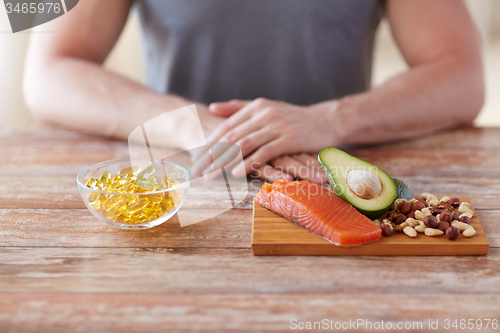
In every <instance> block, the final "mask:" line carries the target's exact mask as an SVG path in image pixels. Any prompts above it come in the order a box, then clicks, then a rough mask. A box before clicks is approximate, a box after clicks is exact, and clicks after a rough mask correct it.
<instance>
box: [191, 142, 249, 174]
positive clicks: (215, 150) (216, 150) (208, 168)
mask: <svg viewBox="0 0 500 333" xmlns="http://www.w3.org/2000/svg"><path fill="white" fill-rule="evenodd" d="M208 146H209V147H210V149H206V150H205V152H204V153H202V154H201V155H200V157H199V158H198V159H197V160H196V161H195V162H194V163H193V165H192V167H191V173H193V175H195V176H201V175H205V174H208V173H210V172H212V171H214V170H215V169H217V168H220V167H222V166H224V163H225V160H223V159H222V160H219V159H220V157H221V156H223V155H224V154H225V153H227V152H229V155H228V154H226V156H225V158H226V159H227V158H229V156H230V155H232V156H233V157H232V158H231V160H233V159H234V158H235V157H236V156H237V155H238V153H239V151H240V148H239V146H237V145H236V144H232V143H229V142H209V143H208ZM236 150H237V152H236V154H234V152H235V151H236ZM216 161H217V162H218V163H215V162H216ZM228 162H230V161H228ZM216 165H217V167H216Z"/></svg>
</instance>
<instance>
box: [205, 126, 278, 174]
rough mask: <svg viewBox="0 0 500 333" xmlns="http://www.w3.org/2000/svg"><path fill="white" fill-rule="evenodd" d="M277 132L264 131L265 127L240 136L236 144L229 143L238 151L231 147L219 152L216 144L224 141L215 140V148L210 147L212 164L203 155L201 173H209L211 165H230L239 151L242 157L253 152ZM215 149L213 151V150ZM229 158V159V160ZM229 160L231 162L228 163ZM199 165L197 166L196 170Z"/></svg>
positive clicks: (273, 137)
mask: <svg viewBox="0 0 500 333" xmlns="http://www.w3.org/2000/svg"><path fill="white" fill-rule="evenodd" d="M277 136H278V135H277V134H273V133H269V131H266V130H265V129H262V130H260V131H257V132H253V133H251V134H250V135H248V136H246V137H244V138H242V139H241V140H239V141H238V142H236V144H234V145H231V148H233V147H237V149H238V151H236V150H234V149H232V150H231V151H229V150H228V151H227V152H224V153H221V152H220V151H219V150H217V148H216V147H217V144H221V145H222V144H224V142H215V143H214V146H215V148H212V159H213V160H214V161H213V163H212V165H210V166H209V165H208V164H207V162H208V161H209V159H208V157H205V158H204V159H203V163H204V164H203V165H204V166H205V170H203V172H202V173H203V175H206V174H209V173H211V172H212V171H211V167H212V166H215V168H218V167H219V166H221V165H228V164H230V165H228V166H232V165H234V164H235V163H236V162H237V160H236V157H237V155H238V154H239V152H240V151H241V155H242V157H243V158H245V157H247V156H248V155H250V154H251V153H253V152H254V151H255V150H256V149H257V148H259V147H260V146H262V145H264V144H266V143H267V142H270V141H272V140H274V139H276V138H277ZM214 151H215V152H214ZM229 160H231V161H229ZM229 162H231V163H229ZM198 168H199V166H197V169H196V170H197V171H198V170H199V169H198Z"/></svg>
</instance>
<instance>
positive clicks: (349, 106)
mask: <svg viewBox="0 0 500 333" xmlns="http://www.w3.org/2000/svg"><path fill="white" fill-rule="evenodd" d="M478 67H479V68H478ZM480 67H481V66H480V64H479V65H476V66H474V65H463V64H462V63H460V62H459V60H457V59H453V58H448V59H442V60H440V61H436V62H432V63H428V64H424V65H420V66H417V67H414V68H412V69H410V70H409V71H407V72H406V73H403V74H401V75H399V76H397V77H395V78H393V79H391V80H389V81H388V82H386V83H385V84H383V85H382V86H380V87H377V88H374V89H372V90H370V91H367V92H365V93H361V94H357V95H352V96H348V97H345V98H343V99H341V100H339V101H338V105H337V107H336V110H335V116H334V117H333V119H334V124H332V129H334V133H333V138H332V140H333V141H334V142H335V143H336V144H337V145H338V144H364V143H379V142H386V141H391V140H397V139H404V138H410V137H414V136H419V135H423V134H427V133H431V132H433V131H437V130H441V129H446V128H451V127H455V126H459V125H461V124H466V123H470V122H471V121H472V120H473V119H474V118H475V116H476V115H477V113H478V112H479V110H480V108H481V106H482V103H483V89H484V88H483V79H482V70H481V68H480ZM328 103H330V104H328ZM331 103H332V102H326V103H322V104H323V105H322V106H323V107H326V108H328V107H329V106H330V109H331ZM320 105H321V104H320Z"/></svg>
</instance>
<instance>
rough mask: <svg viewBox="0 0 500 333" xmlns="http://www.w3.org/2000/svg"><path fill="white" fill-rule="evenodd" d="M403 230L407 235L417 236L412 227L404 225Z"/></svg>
mask: <svg viewBox="0 0 500 333" xmlns="http://www.w3.org/2000/svg"><path fill="white" fill-rule="evenodd" d="M403 232H404V233H405V234H406V235H407V236H408V237H412V238H413V237H417V232H416V231H415V229H413V228H412V227H405V228H404V229H403Z"/></svg>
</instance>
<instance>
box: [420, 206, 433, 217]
mask: <svg viewBox="0 0 500 333" xmlns="http://www.w3.org/2000/svg"><path fill="white" fill-rule="evenodd" d="M421 212H422V213H424V215H425V216H428V215H432V213H431V210H430V209H429V208H427V207H425V208H424V209H422V210H421Z"/></svg>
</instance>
